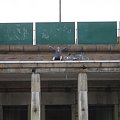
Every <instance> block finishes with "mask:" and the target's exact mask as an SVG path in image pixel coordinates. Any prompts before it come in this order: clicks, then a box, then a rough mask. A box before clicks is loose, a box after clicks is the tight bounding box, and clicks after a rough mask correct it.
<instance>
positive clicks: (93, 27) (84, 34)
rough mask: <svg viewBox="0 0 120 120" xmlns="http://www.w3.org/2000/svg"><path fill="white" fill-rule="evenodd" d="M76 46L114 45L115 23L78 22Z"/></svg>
mask: <svg viewBox="0 0 120 120" xmlns="http://www.w3.org/2000/svg"><path fill="white" fill-rule="evenodd" d="M77 26H78V44H116V43H117V22H79V23H78V24H77Z"/></svg>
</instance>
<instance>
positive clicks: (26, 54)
mask: <svg viewBox="0 0 120 120" xmlns="http://www.w3.org/2000/svg"><path fill="white" fill-rule="evenodd" d="M57 46H58V45H54V46H53V47H54V48H56V47H57ZM59 46H60V48H65V47H66V48H67V49H66V50H65V51H64V52H63V53H62V55H63V60H64V57H65V56H68V54H72V55H75V54H80V53H81V52H84V53H85V55H86V56H87V57H88V58H89V60H118V59H119V58H120V44H115V45H66V46H65V45H59ZM53 56H54V52H53V51H52V49H50V48H49V45H40V46H32V45H0V61H7V60H12V61H15V60H24V61H27V60H30V61H38V60H39V61H46V60H52V57H53Z"/></svg>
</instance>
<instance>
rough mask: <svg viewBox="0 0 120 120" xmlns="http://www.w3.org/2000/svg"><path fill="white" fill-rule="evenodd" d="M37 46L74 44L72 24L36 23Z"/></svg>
mask: <svg viewBox="0 0 120 120" xmlns="http://www.w3.org/2000/svg"><path fill="white" fill-rule="evenodd" d="M36 43H37V44H74V43H75V23H74V22H49V23H36Z"/></svg>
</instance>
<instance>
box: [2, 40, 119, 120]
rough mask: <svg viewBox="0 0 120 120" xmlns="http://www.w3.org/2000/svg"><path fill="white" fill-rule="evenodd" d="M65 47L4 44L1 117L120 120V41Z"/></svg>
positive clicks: (22, 119)
mask: <svg viewBox="0 0 120 120" xmlns="http://www.w3.org/2000/svg"><path fill="white" fill-rule="evenodd" d="M116 41H117V40H116ZM59 46H60V48H64V47H67V50H65V51H64V52H63V54H62V55H63V60H62V61H51V60H52V56H54V53H53V51H52V50H51V49H50V48H49V45H35V46H33V45H0V120H120V44H101V45H99V44H94V45H92V44H86V45H79V44H77V45H59ZM54 47H55V48H56V47H57V45H54ZM81 51H82V52H83V53H84V54H82V58H88V59H81V60H66V59H65V57H66V56H68V54H69V53H70V54H71V55H76V54H81Z"/></svg>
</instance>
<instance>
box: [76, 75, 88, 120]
mask: <svg viewBox="0 0 120 120" xmlns="http://www.w3.org/2000/svg"><path fill="white" fill-rule="evenodd" d="M87 92H88V88H87V74H86V73H79V74H78V120H88V94H87Z"/></svg>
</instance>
